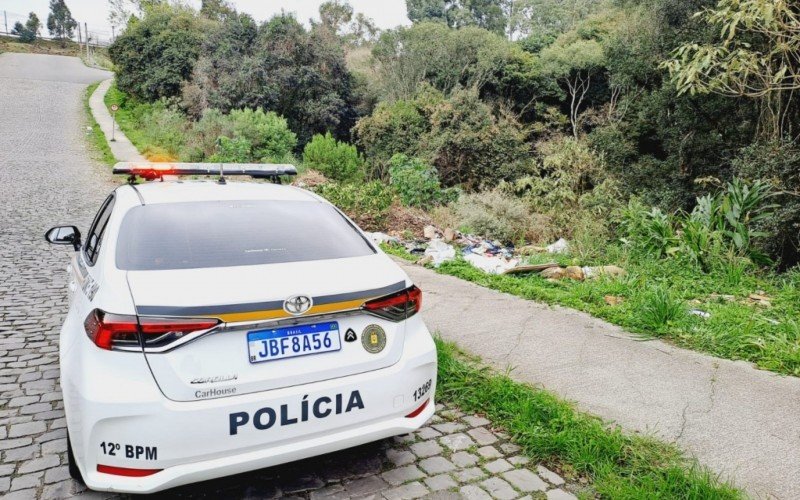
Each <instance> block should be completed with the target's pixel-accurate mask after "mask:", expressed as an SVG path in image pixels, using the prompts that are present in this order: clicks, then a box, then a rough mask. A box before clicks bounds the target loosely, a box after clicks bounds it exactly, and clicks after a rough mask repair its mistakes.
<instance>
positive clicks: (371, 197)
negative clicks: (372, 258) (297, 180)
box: [314, 181, 394, 231]
mask: <svg viewBox="0 0 800 500" xmlns="http://www.w3.org/2000/svg"><path fill="white" fill-rule="evenodd" d="M314 191H315V192H316V193H317V194H319V195H320V196H322V197H323V198H325V199H326V200H328V201H329V202H331V203H333V204H334V205H336V206H337V207H339V208H340V209H341V210H342V211H343V212H344V213H346V214H347V216H348V217H350V218H351V219H353V220H354V221H355V222H356V224H358V225H359V226H360V227H361V228H363V229H365V230H368V231H382V230H383V229H385V228H384V223H385V222H386V216H387V215H388V212H389V208H390V207H391V206H392V202H393V200H394V195H393V194H392V191H391V189H390V188H389V187H387V186H386V185H385V184H383V183H382V182H380V181H372V182H366V183H363V182H362V183H340V182H327V183H325V184H320V185H318V186H316V187H315V188H314Z"/></svg>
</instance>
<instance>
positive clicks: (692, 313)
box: [689, 309, 711, 319]
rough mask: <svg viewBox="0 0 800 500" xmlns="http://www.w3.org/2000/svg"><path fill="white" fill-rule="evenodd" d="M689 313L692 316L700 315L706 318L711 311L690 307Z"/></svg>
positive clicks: (709, 315)
mask: <svg viewBox="0 0 800 500" xmlns="http://www.w3.org/2000/svg"><path fill="white" fill-rule="evenodd" d="M689 314H691V315H693V316H700V317H701V318H703V319H708V318H710V317H711V313H709V312H706V311H701V310H700V309H692V310H690V311H689Z"/></svg>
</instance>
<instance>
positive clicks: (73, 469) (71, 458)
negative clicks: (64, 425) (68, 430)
mask: <svg viewBox="0 0 800 500" xmlns="http://www.w3.org/2000/svg"><path fill="white" fill-rule="evenodd" d="M67 468H69V475H70V477H71V478H72V479H74V480H76V481H80V482H81V483H83V476H82V475H81V470H80V469H79V468H78V464H76V463H75V455H73V454H72V442H70V440H69V435H67Z"/></svg>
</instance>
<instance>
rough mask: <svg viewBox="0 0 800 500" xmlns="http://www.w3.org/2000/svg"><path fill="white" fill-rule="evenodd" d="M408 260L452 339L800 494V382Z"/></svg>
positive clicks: (429, 310) (750, 480) (721, 466)
mask: <svg viewBox="0 0 800 500" xmlns="http://www.w3.org/2000/svg"><path fill="white" fill-rule="evenodd" d="M401 265H402V266H403V267H404V269H405V270H406V272H407V273H408V274H409V275H410V276H411V278H412V279H413V280H414V282H415V283H416V284H417V285H418V286H420V288H422V290H423V293H424V300H423V315H424V316H425V320H426V323H427V324H428V326H429V327H430V328H431V330H432V331H434V330H438V331H439V332H440V333H441V335H442V336H443V337H444V338H445V339H447V340H453V341H455V342H456V343H457V344H458V345H460V346H461V347H463V348H465V349H467V350H468V351H471V352H473V353H476V354H480V356H481V357H482V358H483V359H484V360H485V361H486V362H488V363H491V364H492V365H494V366H496V367H500V368H505V367H507V366H512V367H514V371H513V373H512V376H514V377H515V378H516V379H518V380H523V381H526V382H530V383H533V384H536V385H541V386H544V387H545V388H547V389H549V390H552V391H554V392H556V393H558V394H560V395H561V396H562V397H564V398H566V399H569V400H572V401H575V402H576V403H577V404H578V406H579V407H580V408H581V409H584V410H586V411H588V412H590V413H593V414H595V415H599V416H601V417H604V418H606V419H609V420H612V421H615V422H617V423H619V424H621V425H622V426H623V427H625V428H627V429H629V430H635V431H641V432H654V433H655V434H656V435H658V436H660V437H661V438H663V439H666V440H669V441H673V440H674V441H676V442H677V443H678V444H679V445H680V446H681V447H682V448H683V449H685V450H687V451H688V452H690V453H692V454H694V455H696V456H697V457H698V458H699V459H700V461H701V462H702V463H704V464H706V465H708V466H710V467H711V468H712V469H714V470H716V471H718V472H721V473H723V475H724V476H725V477H728V478H732V479H733V480H734V481H735V482H736V483H737V484H738V485H740V486H743V487H745V488H746V489H748V490H749V491H750V492H751V493H755V494H759V495H773V496H775V497H778V498H800V476H798V475H797V467H798V464H800V419H798V415H799V414H800V379H798V378H793V377H783V376H779V375H775V374H773V373H770V372H765V371H761V370H756V369H754V368H752V367H751V366H750V365H749V364H747V363H743V362H733V361H728V360H722V359H718V358H714V357H711V356H706V355H702V354H699V353H696V352H693V351H687V350H684V349H678V348H675V347H672V346H670V345H669V344H667V343H664V342H661V341H657V340H653V341H642V340H640V339H636V338H634V337H633V336H631V335H629V334H626V333H625V332H624V331H623V330H621V329H620V328H618V327H616V326H613V325H610V324H608V323H606V322H604V321H602V320H598V319H596V318H592V317H591V316H589V315H587V314H583V313H580V312H576V311H573V310H570V309H564V308H551V307H548V306H545V305H541V304H537V303H535V302H532V301H528V300H523V299H520V298H518V297H514V296H511V295H508V294H504V293H500V292H496V291H493V290H490V289H487V288H483V287H480V286H478V285H475V284H472V283H469V282H466V281H463V280H460V279H458V278H454V277H451V276H444V275H440V274H437V273H435V272H433V271H431V270H428V269H424V268H421V267H419V266H414V265H411V264H408V263H403V262H401Z"/></svg>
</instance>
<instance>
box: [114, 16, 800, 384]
mask: <svg viewBox="0 0 800 500" xmlns="http://www.w3.org/2000/svg"><path fill="white" fill-rule="evenodd" d="M407 5H408V12H409V17H410V18H411V19H412V21H414V23H413V25H412V26H409V27H400V28H396V29H391V30H385V31H382V32H379V31H378V30H376V29H375V28H374V26H373V25H372V23H371V22H370V21H369V20H368V19H366V18H364V17H363V16H360V15H357V14H355V13H354V12H353V11H352V9H351V8H350V7H349V6H348V5H347V4H346V3H341V2H326V3H324V4H323V6H322V7H321V9H320V11H321V21H319V22H316V23H313V24H312V26H311V27H310V28H306V27H304V26H303V25H302V24H301V23H299V22H298V21H297V20H296V19H294V18H293V17H291V16H289V15H279V16H276V17H273V18H272V19H270V20H268V21H266V22H264V23H261V24H259V23H257V22H255V21H254V20H253V19H252V18H251V17H250V16H248V15H247V14H243V13H240V12H236V11H235V10H234V9H232V8H230V7H228V6H227V5H226V4H225V3H224V2H219V1H217V2H211V1H208V2H203V8H202V9H201V10H200V11H196V10H193V9H191V8H187V7H183V6H171V5H167V4H164V3H161V2H155V3H154V4H153V5H152V6H150V7H148V8H147V9H146V10H145V11H144V12H141V13H139V15H138V16H136V17H132V18H131V20H130V21H129V22H128V26H127V28H126V29H125V31H124V32H123V33H122V34H121V35H120V36H119V37H118V38H117V40H116V41H115V43H114V44H113V45H112V46H111V47H110V49H109V54H110V57H111V59H112V61H113V63H114V65H115V68H116V76H117V82H116V87H115V88H114V89H113V90H112V92H111V93H109V95H108V96H107V102H108V103H112V102H115V103H117V104H120V105H121V110H120V111H119V113H118V114H117V117H118V119H119V121H120V124H121V126H122V127H123V129H124V130H125V132H126V133H127V134H128V136H129V137H130V138H131V140H132V141H133V142H134V143H135V144H137V146H138V147H139V148H140V150H142V151H143V153H145V154H146V155H147V156H148V157H150V158H151V159H162V160H174V159H181V160H186V161H232V162H252V161H256V162H261V161H266V162H275V161H280V162H295V163H297V164H299V165H300V166H301V170H302V171H305V172H306V173H305V174H304V175H303V176H302V177H303V179H301V180H302V181H303V182H304V185H306V186H308V187H310V188H312V189H314V190H316V191H317V192H319V193H320V194H322V195H323V196H325V197H326V198H328V199H329V200H331V201H332V202H334V203H336V204H337V205H339V206H340V207H342V208H343V209H344V210H345V211H347V212H348V213H349V214H350V215H351V216H353V218H354V219H356V220H357V221H358V222H359V223H360V224H361V225H362V226H364V227H365V228H366V229H370V230H386V229H387V228H388V229H392V230H394V234H396V235H398V236H402V237H406V238H410V237H412V236H414V235H417V236H419V234H420V233H421V228H422V226H423V225H425V224H430V223H433V224H435V225H437V226H439V227H440V228H442V229H444V228H452V229H455V230H458V231H461V232H463V233H469V234H476V235H480V236H483V237H487V238H489V239H492V240H497V241H498V242H499V243H501V244H503V245H515V246H517V247H520V246H522V245H538V246H541V245H545V244H548V243H552V242H553V241H555V240H556V239H558V238H565V239H567V240H568V241H570V243H571V244H570V248H569V252H568V253H566V254H561V255H558V256H557V257H556V258H557V259H558V261H559V262H560V263H562V264H564V265H568V264H569V265H577V266H591V265H604V264H616V265H619V266H621V267H623V268H625V269H627V270H628V274H627V276H626V277H625V278H622V279H609V278H604V279H600V280H591V281H589V280H587V281H583V282H573V281H558V282H553V281H548V280H546V279H543V278H542V277H540V276H538V275H531V276H491V275H487V274H485V273H483V272H482V271H479V270H477V269H475V268H473V267H471V266H470V265H469V264H468V263H467V262H465V261H463V260H461V259H457V260H456V261H455V262H451V263H447V264H445V265H444V266H442V267H441V268H440V270H441V271H442V272H448V273H451V274H455V275H458V276H461V277H464V278H466V279H471V280H473V281H476V282H479V283H483V284H485V285H487V286H493V287H495V288H499V289H503V290H506V291H511V292H512V293H517V294H519V295H522V296H525V297H528V298H535V299H538V300H546V301H549V302H554V303H561V304H565V305H568V306H571V307H576V308H580V309H583V310H587V311H590V312H592V313H593V314H596V315H598V316H601V317H604V318H606V319H608V320H610V321H613V322H615V323H618V324H621V325H623V326H626V327H628V328H630V329H632V330H635V331H637V332H641V333H643V334H646V335H657V336H663V337H665V338H668V339H671V340H672V341H674V342H677V343H678V344H680V345H684V346H687V347H691V348H694V349H699V350H702V351H706V352H710V353H713V354H715V355H719V356H725V357H728V358H732V359H746V360H750V361H752V362H754V363H757V364H758V365H759V366H761V367H763V368H766V369H770V370H774V371H776V372H780V373H787V374H793V375H800V323H798V320H797V318H798V312H799V311H798V307H799V306H798V304H800V292H798V290H799V289H800V272H798V270H797V267H796V266H797V263H798V260H799V256H800V253H799V249H800V146H799V145H798V141H797V138H798V134H800V113H798V102H800V101H798V100H797V99H794V91H795V90H798V87H800V76H799V75H800V73H798V71H800V60H798V54H800V35H799V33H800V7H798V6H797V5H796V4H794V3H785V2H763V1H759V0H736V1H734V0H719V1H717V0H678V1H672V0H670V1H667V0H570V1H568V2H564V1H561V0H507V1H500V0H496V1H487V2H454V1H450V0H409V1H408V2H407ZM395 251H396V252H401V253H402V250H397V249H396V250H395ZM552 258H553V257H552V256H550V255H545V256H541V255H535V256H532V257H528V258H527V259H528V260H530V261H532V262H540V261H542V260H548V259H552Z"/></svg>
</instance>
